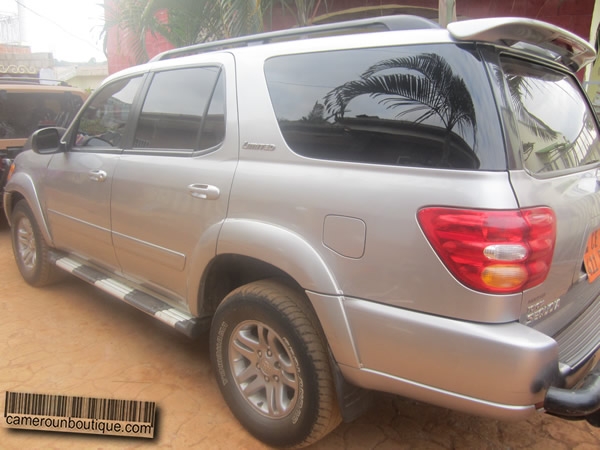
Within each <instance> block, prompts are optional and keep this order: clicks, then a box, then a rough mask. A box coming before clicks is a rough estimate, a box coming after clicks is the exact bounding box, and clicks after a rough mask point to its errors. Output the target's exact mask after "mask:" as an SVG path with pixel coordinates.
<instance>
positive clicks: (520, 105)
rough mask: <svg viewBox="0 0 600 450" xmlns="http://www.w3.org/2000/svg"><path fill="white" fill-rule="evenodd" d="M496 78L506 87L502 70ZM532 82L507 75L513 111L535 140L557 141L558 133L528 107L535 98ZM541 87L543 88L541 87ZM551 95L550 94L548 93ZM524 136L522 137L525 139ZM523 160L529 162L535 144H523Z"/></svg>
mask: <svg viewBox="0 0 600 450" xmlns="http://www.w3.org/2000/svg"><path fill="white" fill-rule="evenodd" d="M496 77H497V78H498V80H499V85H500V86H501V87H504V83H503V78H504V74H503V73H502V72H501V71H500V70H496ZM530 83H531V81H530V80H529V79H527V78H525V77H522V76H520V75H507V76H506V84H507V86H508V93H509V95H510V100H511V104H512V107H513V110H514V111H515V112H516V116H517V120H518V121H519V124H520V125H521V126H523V127H525V128H526V129H527V130H528V131H529V133H527V134H530V135H532V136H533V137H535V138H539V139H542V140H543V141H546V142H551V141H554V140H556V139H557V137H558V133H557V132H556V131H555V130H554V129H552V128H551V127H550V126H548V125H547V124H546V123H545V122H544V121H543V120H542V119H540V118H539V117H538V116H536V115H535V114H533V113H532V112H531V111H529V109H527V106H526V105H525V103H526V101H528V100H530V99H532V98H533V97H534V94H533V86H531V84H530ZM540 87H541V86H540ZM548 94H550V93H548ZM523 137H524V136H521V138H523ZM522 145H523V159H524V160H527V159H529V157H530V156H531V154H532V152H533V150H534V149H535V146H536V143H535V142H523V144H522Z"/></svg>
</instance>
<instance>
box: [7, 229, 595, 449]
mask: <svg viewBox="0 0 600 450" xmlns="http://www.w3.org/2000/svg"><path fill="white" fill-rule="evenodd" d="M6 391H18V392H32V393H45V394H61V395H73V396H91V397H102V398H119V399H133V400H147V401H154V402H156V403H157V406H158V415H157V430H156V436H155V438H154V439H152V440H150V439H139V438H126V437H109V436H97V435H78V434H71V433H56V432H40V431H25V430H13V429H8V428H6V427H0V448H2V449H4V448H6V449H13V448H14V449H17V448H18V449H22V448H39V449H49V448H57V449H65V448H77V449H85V448H102V449H111V448H185V447H195V448H211V449H213V448H217V449H218V448H223V449H229V448H246V449H261V448H266V447H265V446H264V445H262V444H261V443H259V442H258V441H256V440H255V439H254V438H252V437H251V436H250V435H249V434H248V433H246V432H245V431H244V429H242V427H241V426H240V425H239V424H238V423H237V421H236V420H235V418H234V417H233V416H232V414H231V413H230V412H229V410H228V408H227V406H226V405H225V403H224V401H223V400H222V398H221V396H220V393H219V391H218V388H217V385H216V383H215V381H214V377H213V373H212V370H211V369H210V361H209V356H208V344H207V336H201V337H200V338H198V339H196V340H189V339H187V338H186V337H184V336H182V335H180V334H178V333H177V332H176V331H174V330H172V329H170V328H169V327H167V326H165V325H163V324H161V323H159V322H157V321H155V320H154V319H152V318H150V317H148V316H146V315H144V314H143V313H141V312H138V311H137V310H135V309H133V308H131V307H130V306H128V305H126V304H123V303H121V302H119V301H118V300H115V299H113V298H111V297H109V296H107V295H105V294H103V293H101V292H99V291H97V290H95V289H94V288H92V287H91V286H88V285H86V284H85V283H83V282H80V281H79V280H76V279H71V278H69V279H67V280H66V281H65V282H62V283H60V284H58V285H55V286H52V287H50V288H44V289H35V288H31V287H29V286H28V285H27V284H25V283H24V282H23V281H22V279H21V277H20V275H19V273H18V271H17V268H16V266H15V263H14V260H13V256H12V250H11V246H10V236H9V229H8V226H7V225H6V221H5V220H4V219H3V218H1V219H0V411H2V412H4V393H5V392H6ZM313 448H315V449H354V448H356V449H375V448H377V449H396V448H398V449H403V448H407V449H408V448H411V449H412V448H426V449H455V448H477V449H513V448H514V449H520V448H533V449H540V450H542V449H543V450H551V449H578V450H585V449H590V450H591V449H598V448H600V430H599V429H596V428H593V427H591V426H590V425H588V424H587V423H586V422H584V421H579V422H568V421H564V420H560V419H557V418H554V417H550V416H546V415H542V414H536V415H534V416H533V417H531V418H530V419H529V420H528V421H523V422H518V423H503V422H498V421H495V420H489V419H483V418H478V417H472V416H469V415H465V414H461V413H457V412H453V411H449V410H446V409H442V408H437V407H433V406H429V405H423V404H420V403H416V402H413V401H409V400H405V399H401V398H399V397H395V396H392V395H386V394H378V395H377V402H376V405H375V407H374V408H373V409H372V410H371V411H370V412H369V413H367V414H366V415H364V416H363V417H362V418H360V419H359V420H357V421H355V422H354V423H350V424H342V425H341V426H340V427H338V428H337V429H336V430H335V431H334V432H333V433H332V434H330V435H329V436H328V437H327V438H325V439H324V440H322V441H321V442H319V443H317V444H316V445H314V446H313Z"/></svg>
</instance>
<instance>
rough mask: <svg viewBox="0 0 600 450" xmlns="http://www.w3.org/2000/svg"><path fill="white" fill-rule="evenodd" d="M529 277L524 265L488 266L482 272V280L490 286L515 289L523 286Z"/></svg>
mask: <svg viewBox="0 0 600 450" xmlns="http://www.w3.org/2000/svg"><path fill="white" fill-rule="evenodd" d="M527 279H528V273H527V269H525V267H524V266H523V265H494V266H487V267H486V268H485V269H483V271H482V273H481V281H483V282H484V283H485V284H486V285H487V286H489V287H490V288H497V289H514V288H518V287H520V286H522V285H523V284H525V282H526V281H527Z"/></svg>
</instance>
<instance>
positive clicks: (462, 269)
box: [417, 207, 556, 294]
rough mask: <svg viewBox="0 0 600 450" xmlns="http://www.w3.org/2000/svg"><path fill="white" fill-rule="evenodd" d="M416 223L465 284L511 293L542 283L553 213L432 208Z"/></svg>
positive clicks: (553, 231) (551, 241) (553, 232)
mask: <svg viewBox="0 0 600 450" xmlns="http://www.w3.org/2000/svg"><path fill="white" fill-rule="evenodd" d="M417 218H418V220H419V224H420V225H421V228H422V229H423V232H424V233H425V236H426V237H427V239H428V240H429V243H430V244H431V246H432V247H433V249H434V250H435V252H436V253H437V254H438V256H439V258H440V259H441V260H442V262H443V263H444V264H445V266H446V267H447V268H448V270H450V272H451V273H452V274H453V275H454V276H455V277H456V278H457V279H458V280H459V281H460V282H461V283H463V284H464V285H466V286H468V287H470V288H472V289H475V290H477V291H482V292H486V293H492V294H512V293H516V292H520V291H524V290H525V289H529V288H532V287H534V286H537V285H539V284H541V283H542V282H543V281H544V280H545V279H546V277H547V276H548V272H549V271H550V264H551V263H552V256H553V253H554V243H555V240H556V217H555V215H554V212H553V211H552V209H550V208H547V207H538V208H530V209H521V210H508V211H487V210H470V209H455V208H439V207H430V208H424V209H421V210H420V211H419V212H418V214H417Z"/></svg>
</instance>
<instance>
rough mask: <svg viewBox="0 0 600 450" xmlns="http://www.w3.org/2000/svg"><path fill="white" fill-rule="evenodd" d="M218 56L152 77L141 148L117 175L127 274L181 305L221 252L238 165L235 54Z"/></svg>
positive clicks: (138, 141)
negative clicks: (192, 283)
mask: <svg viewBox="0 0 600 450" xmlns="http://www.w3.org/2000/svg"><path fill="white" fill-rule="evenodd" d="M215 58H216V59H215V60H213V61H214V62H211V63H208V64H201V65H198V66H193V67H179V68H173V69H168V70H162V71H158V72H156V73H154V74H152V79H151V81H150V85H149V88H148V91H147V93H146V95H145V99H144V101H143V105H142V108H141V112H140V116H139V120H138V123H137V126H136V129H135V137H134V143H133V148H130V149H129V148H128V149H125V150H124V152H123V155H122V156H121V158H120V160H119V162H118V166H117V168H116V171H115V175H114V181H113V187H112V202H111V203H112V204H111V216H112V237H113V242H114V246H115V251H116V255H117V258H118V261H119V263H120V265H121V267H122V269H123V272H124V274H125V275H126V276H128V277H129V278H131V279H133V280H135V281H136V282H138V283H139V284H143V285H145V286H148V287H150V288H152V289H153V290H155V291H157V292H159V293H161V294H163V295H164V296H165V297H167V298H168V299H171V300H172V301H173V302H174V303H181V304H184V303H185V297H186V295H187V292H188V280H189V279H194V274H197V275H198V277H199V276H200V274H201V272H202V269H203V266H204V265H205V264H207V263H208V261H209V260H210V259H211V258H212V257H213V256H214V254H215V248H216V241H217V236H218V232H219V230H220V225H221V223H222V221H223V220H224V218H225V216H226V213H227V202H228V199H229V191H230V187H231V183H232V179H233V174H234V170H235V167H236V164H237V151H238V150H237V142H238V139H237V129H236V126H235V121H233V122H232V121H231V120H230V119H231V118H233V117H235V114H234V111H235V110H236V106H235V105H236V100H235V89H234V72H233V57H232V56H231V55H221V56H220V57H219V56H217V57H215ZM226 86H227V94H228V95H225V91H226ZM190 273H191V275H190V276H188V275H189V274H190Z"/></svg>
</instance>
